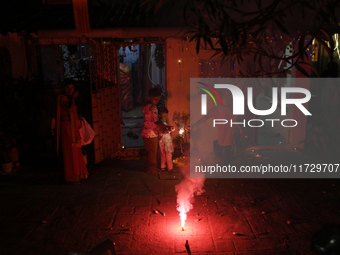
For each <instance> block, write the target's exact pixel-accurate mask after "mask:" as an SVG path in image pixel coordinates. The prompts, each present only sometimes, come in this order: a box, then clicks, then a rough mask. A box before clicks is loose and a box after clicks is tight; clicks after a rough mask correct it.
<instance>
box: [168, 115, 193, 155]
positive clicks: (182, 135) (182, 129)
mask: <svg viewBox="0 0 340 255" xmlns="http://www.w3.org/2000/svg"><path fill="white" fill-rule="evenodd" d="M189 118H190V114H189V113H186V112H184V111H183V112H182V113H181V112H177V111H175V112H174V115H173V118H172V120H173V121H174V122H175V124H176V126H177V128H178V133H179V134H178V135H177V136H176V137H175V138H174V139H173V144H174V145H175V147H176V148H179V149H180V150H181V154H183V147H184V148H186V147H185V146H186V144H185V143H187V136H186V128H187V122H188V120H189Z"/></svg>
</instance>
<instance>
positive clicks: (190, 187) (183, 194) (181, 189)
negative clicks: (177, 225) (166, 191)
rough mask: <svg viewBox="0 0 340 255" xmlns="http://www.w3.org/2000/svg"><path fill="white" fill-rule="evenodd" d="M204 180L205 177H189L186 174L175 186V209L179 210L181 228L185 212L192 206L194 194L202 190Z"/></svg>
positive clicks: (185, 215) (185, 216) (184, 219)
mask: <svg viewBox="0 0 340 255" xmlns="http://www.w3.org/2000/svg"><path fill="white" fill-rule="evenodd" d="M204 180H205V178H197V179H196V178H195V179H191V178H190V177H188V176H186V178H184V179H183V180H182V182H181V183H179V184H177V185H176V186H175V190H176V192H177V211H179V212H180V213H179V216H180V218H181V225H182V228H183V227H184V225H185V221H186V219H187V212H189V211H190V210H191V209H192V208H193V205H192V202H193V199H194V195H195V194H196V195H201V194H202V193H203V192H204V190H203V186H204Z"/></svg>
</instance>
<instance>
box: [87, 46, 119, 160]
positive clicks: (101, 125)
mask: <svg viewBox="0 0 340 255" xmlns="http://www.w3.org/2000/svg"><path fill="white" fill-rule="evenodd" d="M118 50H119V48H118V46H117V45H116V44H114V43H112V44H111V43H110V42H109V41H107V42H105V41H102V40H100V41H95V42H94V43H93V44H91V45H90V46H89V68H90V83H91V101H92V119H93V129H94V131H95V132H96V135H95V137H94V160H95V164H97V163H99V162H101V161H103V160H104V159H106V158H109V157H110V156H111V155H112V154H113V153H115V152H116V151H117V150H119V149H121V147H122V129H121V106H120V105H121V104H120V92H119V80H118V79H119V78H118V77H119V76H118V64H117V60H118Z"/></svg>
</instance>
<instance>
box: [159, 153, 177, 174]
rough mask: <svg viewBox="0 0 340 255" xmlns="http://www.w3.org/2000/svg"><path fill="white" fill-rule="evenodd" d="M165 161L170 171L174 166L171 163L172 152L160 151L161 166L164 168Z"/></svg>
mask: <svg viewBox="0 0 340 255" xmlns="http://www.w3.org/2000/svg"><path fill="white" fill-rule="evenodd" d="M165 163H166V165H167V167H168V170H169V171H171V170H172V169H173V168H174V167H173V164H172V153H162V152H161V168H165Z"/></svg>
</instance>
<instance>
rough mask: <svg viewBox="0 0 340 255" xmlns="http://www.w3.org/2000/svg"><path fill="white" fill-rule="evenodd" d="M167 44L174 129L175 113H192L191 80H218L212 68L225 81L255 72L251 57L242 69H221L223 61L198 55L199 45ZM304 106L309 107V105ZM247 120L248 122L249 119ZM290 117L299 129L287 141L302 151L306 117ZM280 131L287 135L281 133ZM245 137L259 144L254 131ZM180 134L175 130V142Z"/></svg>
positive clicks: (207, 53)
mask: <svg viewBox="0 0 340 255" xmlns="http://www.w3.org/2000/svg"><path fill="white" fill-rule="evenodd" d="M166 42H167V43H166V86H167V102H166V106H167V108H168V109H169V121H170V125H175V123H174V122H173V120H172V118H173V113H174V112H175V111H178V112H182V111H184V112H186V113H190V78H198V77H202V76H204V77H209V74H210V72H211V75H212V77H218V76H216V72H215V71H214V70H213V69H214V68H212V67H213V65H215V64H216V68H215V69H216V70H218V72H219V75H220V76H222V77H236V76H237V73H239V72H240V71H242V72H243V73H246V72H247V71H248V70H249V71H250V72H252V71H255V70H256V65H255V64H254V63H253V57H252V56H246V58H245V61H244V62H242V63H241V64H240V65H239V64H237V63H236V64H235V65H233V64H232V63H230V62H228V61H226V62H225V63H224V64H223V65H222V66H220V64H219V63H220V61H221V60H220V58H218V57H215V58H211V56H212V55H213V52H210V51H204V50H201V51H200V52H199V55H197V54H196V42H189V40H183V39H180V38H168V39H167V41H166ZM207 60H209V65H208V64H206V63H207V62H208V61H207ZM295 76H297V77H298V76H299V74H295V72H294V75H293V77H295ZM296 86H298V85H296ZM307 89H309V87H308V88H307ZM244 92H245V91H244ZM305 106H306V107H308V105H305ZM245 117H246V118H247V116H245ZM291 117H292V118H295V119H297V121H298V123H299V125H298V126H299V128H294V130H292V131H291V132H290V134H289V135H288V134H285V137H286V138H288V140H289V143H290V144H291V145H292V146H294V147H296V146H298V145H299V147H303V143H302V144H301V143H300V142H301V140H304V139H305V128H306V116H304V115H303V114H302V115H301V114H300V112H299V110H296V109H294V113H293V112H291ZM197 120H198V119H197V118H196V119H195V118H191V124H193V123H195V122H196V121H197ZM248 131H249V132H248ZM280 131H281V133H284V132H282V130H280ZM245 133H246V135H248V139H249V143H254V142H255V141H256V139H255V140H254V141H252V137H251V136H252V135H253V133H254V132H253V130H246V132H245ZM177 134H178V132H177V130H176V131H175V132H174V134H173V138H174V137H175V136H176V135H177ZM278 145H279V144H278ZM209 146H210V145H209ZM211 146H212V145H211Z"/></svg>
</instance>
